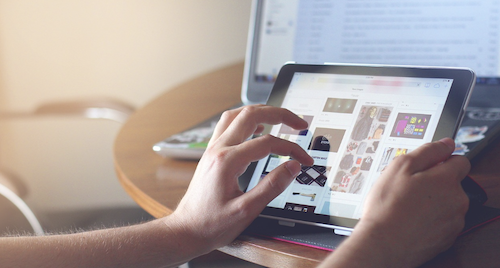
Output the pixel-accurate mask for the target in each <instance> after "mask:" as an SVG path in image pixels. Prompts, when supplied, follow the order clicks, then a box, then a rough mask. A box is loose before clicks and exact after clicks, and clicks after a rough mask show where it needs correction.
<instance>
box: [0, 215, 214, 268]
mask: <svg viewBox="0 0 500 268" xmlns="http://www.w3.org/2000/svg"><path fill="white" fill-rule="evenodd" d="M164 220H165V219H164ZM166 220H167V221H168V219H166ZM0 248H1V249H2V250H1V251H0V260H2V267H16V268H17V267H169V266H173V265H176V264H181V263H184V262H186V261H188V260H189V259H191V258H193V257H194V256H198V255H201V254H203V253H205V250H204V246H201V245H200V246H198V243H196V239H195V238H193V237H190V236H189V235H188V234H187V233H186V232H185V231H184V230H183V228H182V226H178V225H175V224H165V223H164V222H162V221H160V220H156V221H153V222H149V223H145V224H141V225H135V226H129V227H122V228H114V229H104V230H98V231H91V232H83V233H76V234H71V235H50V236H43V237H9V238H1V239H0Z"/></svg>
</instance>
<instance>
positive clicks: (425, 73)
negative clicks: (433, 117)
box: [240, 63, 475, 230]
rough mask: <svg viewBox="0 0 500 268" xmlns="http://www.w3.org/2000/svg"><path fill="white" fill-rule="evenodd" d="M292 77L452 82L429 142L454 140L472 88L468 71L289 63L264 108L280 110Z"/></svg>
mask: <svg viewBox="0 0 500 268" xmlns="http://www.w3.org/2000/svg"><path fill="white" fill-rule="evenodd" d="M295 73H324V74H344V75H367V76H389V77H417V78H442V79H453V83H452V86H451V89H450V91H449V95H448V97H447V99H446V102H445V105H444V108H443V112H442V114H441V118H440V120H439V122H438V125H437V129H436V131H435V133H434V136H433V138H432V140H433V141H435V140H439V139H441V138H444V137H454V136H455V134H456V132H457V130H458V127H459V126H460V123H461V120H462V119H463V115H464V111H465V108H466V106H467V103H468V101H469V98H470V95H471V92H472V90H473V87H474V84H475V74H474V72H473V71H472V70H470V69H468V68H450V67H422V66H394V65H356V64H323V65H316V64H294V63H290V64H286V65H284V66H283V67H282V68H281V70H280V72H279V75H278V78H277V80H276V82H275V84H274V86H273V89H272V92H271V95H270V96H269V99H268V102H267V104H268V105H271V106H277V107H281V105H282V102H283V99H284V97H285V95H286V93H287V91H288V87H289V86H290V82H291V80H292V78H293V76H294V74H295ZM270 130H271V127H270V126H267V127H266V129H265V131H264V134H265V133H269V132H270ZM266 158H267V157H266ZM254 169H255V164H254V165H251V166H250V167H249V168H248V170H247V172H245V174H243V175H242V177H241V178H240V179H241V181H242V182H243V184H245V183H246V184H247V183H248V182H249V181H250V179H251V177H252V175H253V173H254V172H253V171H254ZM261 216H262V217H267V218H275V219H278V220H286V221H292V222H299V223H304V224H312V225H319V226H323V227H327V228H333V229H343V230H350V229H352V228H354V226H355V225H356V223H357V222H358V221H359V220H357V219H351V218H344V217H336V216H328V215H322V214H309V213H303V212H296V211H288V210H284V209H282V208H274V207H266V208H265V209H264V210H263V211H262V213H261Z"/></svg>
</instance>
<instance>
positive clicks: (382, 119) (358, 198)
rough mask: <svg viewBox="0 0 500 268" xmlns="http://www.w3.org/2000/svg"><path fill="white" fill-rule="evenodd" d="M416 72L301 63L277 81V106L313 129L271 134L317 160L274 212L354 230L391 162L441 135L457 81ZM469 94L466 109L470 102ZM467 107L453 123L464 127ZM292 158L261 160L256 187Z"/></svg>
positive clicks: (281, 197) (283, 127)
mask: <svg viewBox="0 0 500 268" xmlns="http://www.w3.org/2000/svg"><path fill="white" fill-rule="evenodd" d="M368 73H369V72H368ZM414 75H416V74H413V75H412V76H409V77H408V76H401V75H398V76H391V75H387V74H386V75H372V74H349V73H348V72H347V73H345V72H343V73H342V72H341V73H330V72H301V71H300V68H299V70H298V71H292V72H289V73H288V77H287V78H285V80H286V81H281V83H280V82H277V86H276V87H281V88H280V89H273V93H272V97H271V98H270V102H271V103H270V104H271V105H275V106H281V107H283V108H287V109H289V110H291V111H292V112H294V113H296V114H297V115H299V116H301V117H302V118H303V119H304V120H306V121H307V122H308V123H309V128H308V129H307V130H302V131H297V130H294V129H292V128H290V127H288V126H286V125H276V126H273V127H272V128H271V129H269V130H268V131H269V133H270V134H272V135H274V136H277V137H280V138H282V139H286V140H290V141H293V142H296V143H297V144H299V145H300V146H301V147H303V148H304V149H305V150H306V151H307V152H308V153H309V154H310V155H311V156H312V157H313V158H314V165H313V166H307V167H306V166H303V167H302V170H301V173H300V174H299V175H298V176H297V177H296V178H295V179H294V181H293V182H292V183H291V184H290V186H289V187H288V188H287V189H286V190H285V191H284V192H283V193H282V194H280V195H279V196H278V197H277V198H275V199H274V200H273V201H272V202H271V203H269V205H268V210H267V213H268V214H270V215H276V216H279V217H285V218H288V217H289V216H292V218H295V219H298V220H305V221H314V222H316V223H325V224H333V225H334V226H347V227H353V226H354V224H355V223H356V222H357V220H359V218H360V217H361V215H362V212H363V203H364V201H365V199H366V196H367V194H368V192H369V190H370V188H371V187H372V185H373V184H374V183H375V182H376V180H377V178H378V177H379V176H380V174H381V173H382V172H383V171H384V169H385V168H386V167H387V165H388V164H389V163H390V162H391V161H392V160H393V159H395V158H397V157H399V156H401V155H405V154H407V153H409V152H411V151H412V150H414V149H415V148H417V147H418V146H420V145H422V144H424V143H427V142H430V141H432V140H434V139H435V138H436V137H435V133H436V132H437V130H438V126H439V125H440V121H441V120H440V119H441V118H442V115H443V112H444V111H445V106H446V105H447V101H449V100H450V98H449V96H450V92H451V89H452V87H453V85H454V84H456V81H455V80H456V78H455V77H453V76H452V77H423V76H422V77H415V76H414ZM275 90H276V91H278V92H274V91H275ZM465 99H466V96H464V98H463V99H462V102H461V103H460V105H459V106H461V107H462V106H463V105H465V104H464V103H465ZM449 106H450V105H448V106H447V107H449ZM447 109H448V110H449V109H451V108H447ZM461 110H463V109H458V110H457V111H447V113H450V112H451V113H454V114H455V115H454V116H452V118H453V117H455V119H456V120H454V122H452V124H451V125H458V123H459V117H460V116H461V115H460V114H461ZM447 125H448V126H446V128H447V130H446V131H445V132H448V133H445V134H440V136H443V137H444V136H451V135H453V134H454V133H453V132H455V131H456V127H451V128H450V127H449V125H450V124H447ZM287 160H289V157H285V156H278V155H270V156H269V157H267V158H265V159H262V160H260V161H259V162H258V163H257V164H256V166H255V170H254V171H253V174H252V175H251V180H250V183H249V185H248V190H250V189H252V188H253V187H255V185H256V184H257V183H258V182H259V181H260V180H261V179H263V178H264V176H265V175H266V174H268V173H269V172H271V171H272V170H273V169H274V168H275V167H277V166H278V165H280V164H282V163H284V162H285V161H287ZM265 212H266V211H265ZM308 215H310V216H312V215H315V216H316V217H309V216H308Z"/></svg>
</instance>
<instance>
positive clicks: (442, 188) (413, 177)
mask: <svg viewBox="0 0 500 268" xmlns="http://www.w3.org/2000/svg"><path fill="white" fill-rule="evenodd" d="M454 148H455V146H454V142H453V140H452V139H448V138H447V139H443V140H441V141H437V142H433V143H428V144H425V145H423V146H421V147H419V148H418V149H416V150H415V151H413V152H411V153H409V154H407V155H404V156H400V157H398V158H396V159H395V160H394V161H393V162H392V163H391V164H390V165H389V167H388V168H387V169H386V170H385V171H384V172H383V174H382V175H381V176H380V178H379V179H378V181H377V182H376V183H375V185H374V187H373V189H372V190H371V192H370V193H369V196H368V197H367V200H366V205H365V208H364V213H363V215H362V217H361V220H360V221H359V223H358V224H357V226H356V227H355V229H354V231H353V233H352V236H351V237H350V238H348V239H347V240H346V241H345V243H344V244H343V245H341V246H340V247H339V248H338V249H337V250H336V251H335V253H334V254H333V255H332V256H331V257H330V258H329V259H328V262H329V263H331V264H333V265H334V267H346V266H345V265H347V264H348V266H349V267H366V266H365V265H367V264H370V267H415V266H418V265H420V264H422V263H423V262H425V261H427V260H429V259H431V258H433V257H434V256H436V255H437V254H438V253H440V252H442V251H444V250H446V249H448V248H449V247H450V246H451V245H452V244H453V242H454V241H455V239H456V237H457V235H458V234H459V233H460V231H461V230H462V229H463V227H464V217H465V213H466V211H467V209H468V204H469V200H468V198H467V196H466V194H465V193H464V191H463V189H462V187H461V184H460V182H461V180H462V179H463V178H464V177H465V176H466V175H467V172H468V171H469V169H470V164H469V162H468V160H467V159H466V158H465V157H462V156H451V157H450V155H451V153H452V152H453V150H454ZM335 264H336V265H335ZM337 265H338V266H337Z"/></svg>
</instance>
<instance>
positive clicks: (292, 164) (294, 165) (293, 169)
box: [285, 160, 301, 177]
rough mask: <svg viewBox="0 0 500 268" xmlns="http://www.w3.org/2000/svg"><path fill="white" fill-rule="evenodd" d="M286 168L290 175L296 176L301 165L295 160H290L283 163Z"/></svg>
mask: <svg viewBox="0 0 500 268" xmlns="http://www.w3.org/2000/svg"><path fill="white" fill-rule="evenodd" d="M285 167H286V169H287V170H288V172H290V175H291V176H292V177H297V176H298V175H299V172H300V169H301V166H300V163H299V162H297V161H295V160H290V161H288V162H286V164H285Z"/></svg>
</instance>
